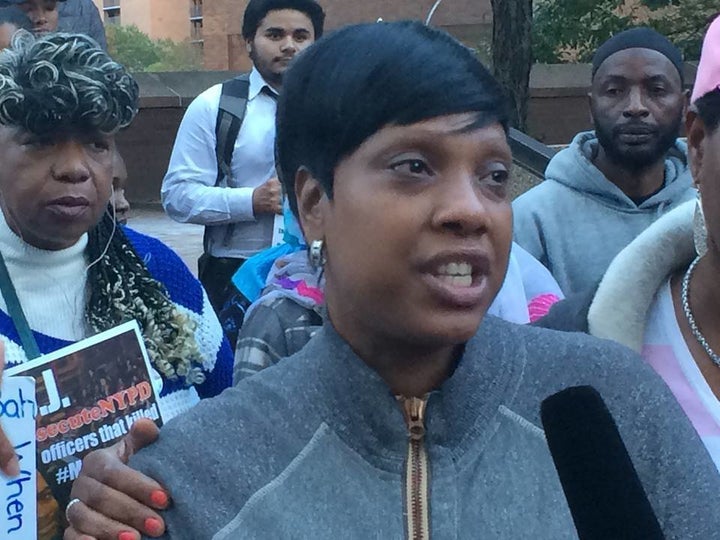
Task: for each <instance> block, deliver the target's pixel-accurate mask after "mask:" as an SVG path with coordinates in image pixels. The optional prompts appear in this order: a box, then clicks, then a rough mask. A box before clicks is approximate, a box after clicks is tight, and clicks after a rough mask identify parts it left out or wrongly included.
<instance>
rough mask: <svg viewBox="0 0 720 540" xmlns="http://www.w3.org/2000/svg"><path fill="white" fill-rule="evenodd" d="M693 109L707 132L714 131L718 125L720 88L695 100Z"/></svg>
mask: <svg viewBox="0 0 720 540" xmlns="http://www.w3.org/2000/svg"><path fill="white" fill-rule="evenodd" d="M693 107H694V108H695V110H696V111H697V115H698V116H699V117H700V119H701V120H702V121H703V124H705V127H707V129H708V131H710V132H713V131H715V130H716V129H717V127H718V125H720V88H716V89H715V90H712V91H711V92H708V93H707V94H705V95H704V96H702V97H700V98H698V99H696V100H695V103H694V104H693Z"/></svg>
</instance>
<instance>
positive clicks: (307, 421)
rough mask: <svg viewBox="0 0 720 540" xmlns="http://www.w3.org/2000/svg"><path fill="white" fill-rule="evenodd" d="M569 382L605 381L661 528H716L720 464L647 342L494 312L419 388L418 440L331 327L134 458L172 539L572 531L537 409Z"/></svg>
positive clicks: (704, 534)
mask: <svg viewBox="0 0 720 540" xmlns="http://www.w3.org/2000/svg"><path fill="white" fill-rule="evenodd" d="M574 385H592V386H594V387H595V388H596V389H598V391H599V392H600V394H601V395H602V396H603V398H604V400H605V402H606V403H607V405H608V408H609V409H610V411H611V413H612V414H613V416H614V418H615V420H616V422H617V423H618V426H619V430H620V433H621V435H622V437H623V439H624V441H625V444H626V446H627V448H628V452H629V454H630V456H631V457H632V460H633V462H634V465H635V467H636V469H637V471H638V475H639V477H640V479H641V481H642V483H643V485H644V487H645V490H646V492H647V495H648V498H649V500H650V502H651V504H652V506H653V508H654V510H655V512H656V514H657V516H658V520H659V522H660V524H661V526H662V528H663V530H664V532H665V535H666V537H667V538H683V539H689V538H693V539H695V538H697V539H703V540H708V539H712V538H720V515H718V512H717V511H716V510H717V509H716V501H717V495H718V493H720V477H719V476H718V474H717V472H716V470H715V467H714V465H713V464H712V462H711V460H710V458H709V456H708V455H707V453H706V452H705V449H704V447H703V446H702V443H701V442H700V440H699V439H698V438H697V435H696V434H695V431H694V430H693V428H692V427H691V425H690V424H689V422H688V420H687V418H686V417H685V415H684V414H683V413H682V411H681V410H680V408H679V406H678V405H677V403H676V402H675V399H674V398H673V396H672V395H671V394H670V392H669V390H668V389H667V388H666V387H665V385H664V384H663V383H662V381H661V380H660V379H659V378H658V377H657V376H656V375H655V374H654V373H653V371H652V370H651V369H650V368H649V367H648V366H646V365H645V363H644V362H642V361H641V360H640V359H639V357H637V356H635V355H634V354H633V353H632V352H630V351H629V350H628V349H626V348H623V347H621V346H619V345H616V344H612V343H610V342H606V341H601V340H598V339H596V338H592V337H589V336H585V335H581V334H563V333H559V332H554V331H551V330H545V329H541V328H532V327H526V326H518V325H513V324H511V323H506V322H503V321H500V320H498V319H494V318H486V320H485V321H484V322H483V324H482V325H481V327H480V329H479V331H478V333H477V335H476V336H475V337H474V338H473V339H472V340H471V341H470V342H468V344H467V345H466V348H465V351H464V354H463V356H462V358H461V359H460V361H459V363H458V366H457V368H456V370H455V372H454V374H453V376H452V377H451V378H450V379H449V380H447V381H446V382H445V384H443V386H442V387H441V388H440V389H439V390H437V391H435V392H433V393H431V394H430V395H429V398H428V401H427V406H426V408H425V410H424V411H423V410H422V409H423V407H422V406H421V405H419V400H415V401H412V402H410V403H409V404H410V405H413V407H409V409H415V411H414V412H415V413H417V415H416V416H417V417H416V418H415V419H414V420H413V418H412V414H410V415H408V416H409V417H410V422H409V424H410V425H411V426H412V427H413V430H412V432H413V433H415V437H414V438H409V436H408V422H406V419H405V417H404V415H403V412H402V410H401V407H400V405H399V404H398V401H397V400H396V398H395V397H394V396H392V395H391V393H390V391H389V390H388V387H387V386H386V385H385V383H384V382H383V381H382V380H381V379H380V377H379V376H378V375H377V373H376V372H375V371H373V370H372V369H370V368H369V367H368V366H367V365H366V364H365V363H364V362H362V361H361V360H360V359H359V358H358V357H357V356H356V355H355V354H354V353H353V351H352V350H351V349H350V347H349V346H348V345H347V343H346V342H345V341H344V340H343V339H342V338H341V337H340V336H339V335H338V334H337V333H336V332H335V331H334V330H333V329H332V327H330V326H329V325H326V326H325V327H324V328H323V329H322V330H321V331H319V332H318V334H317V335H316V336H315V337H314V338H313V339H312V340H311V341H310V342H309V343H308V344H307V346H306V347H305V348H303V349H302V350H301V351H300V352H299V353H297V354H296V355H294V356H293V357H291V358H289V359H287V360H285V361H282V362H280V363H279V364H277V365H275V366H273V367H270V368H268V369H266V370H264V371H262V372H260V373H258V374H257V375H255V376H253V377H250V378H248V379H246V380H244V381H242V382H241V383H240V384H239V385H238V386H236V387H234V388H232V389H230V390H226V391H225V392H224V393H223V394H221V395H220V396H219V397H217V398H213V399H210V400H205V401H203V402H201V403H200V404H199V405H198V406H196V407H195V408H194V409H193V410H192V411H190V412H189V413H187V414H185V415H184V416H182V417H179V418H176V419H174V420H172V421H170V422H168V423H167V424H166V425H165V427H163V429H162V431H161V435H160V439H159V441H158V442H157V443H155V444H153V445H151V446H150V447H148V448H146V449H144V450H142V451H141V452H139V453H138V454H137V455H136V456H135V457H134V458H133V459H132V461H131V465H132V466H134V467H136V468H138V469H139V470H141V471H143V472H145V473H147V474H149V475H150V476H152V477H154V478H156V479H158V480H159V481H160V482H161V483H162V484H163V485H165V486H167V488H169V490H170V492H171V494H172V497H173V506H172V508H171V509H170V510H168V511H167V512H165V513H164V517H165V519H166V520H167V533H166V535H165V537H164V538H174V539H188V540H203V539H214V540H230V539H233V540H236V539H270V538H272V539H285V538H297V539H305V538H308V539H309V538H313V539H333V540H335V539H344V540H348V539H356V538H357V539H363V540H364V539H376V538H377V539H399V538H403V537H406V535H408V536H410V533H411V532H412V531H413V529H414V528H419V529H424V528H427V531H425V532H428V531H429V532H430V537H431V538H433V539H464V538H468V539H470V538H472V539H475V538H491V539H501V540H502V539H507V540H518V539H525V538H527V539H532V540H538V539H540V540H543V539H547V540H558V539H566V538H576V532H575V529H574V527H573V524H572V519H571V516H570V513H569V510H568V507H567V503H566V501H565V498H564V495H563V492H562V489H561V486H560V482H559V480H558V477H557V473H556V471H555V468H554V466H553V463H552V459H551V456H550V453H549V451H548V448H547V445H546V442H545V440H544V436H543V432H542V430H541V427H540V420H539V408H540V402H541V401H542V400H543V399H544V398H545V397H546V396H548V395H551V394H553V393H555V392H557V391H559V390H561V389H563V388H566V387H569V386H574ZM409 412H411V413H412V412H413V411H412V410H411V411H409ZM423 425H424V429H423V427H422V426H423ZM406 465H410V466H409V467H408V471H409V472H407V473H406ZM421 473H422V474H421ZM410 537H412V536H410ZM417 537H418V538H427V536H417Z"/></svg>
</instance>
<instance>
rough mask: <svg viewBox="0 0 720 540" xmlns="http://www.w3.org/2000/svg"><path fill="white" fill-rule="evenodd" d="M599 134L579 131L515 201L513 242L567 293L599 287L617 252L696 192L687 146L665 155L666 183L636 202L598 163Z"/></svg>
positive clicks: (680, 144) (677, 146)
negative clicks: (541, 176) (536, 183)
mask: <svg viewBox="0 0 720 540" xmlns="http://www.w3.org/2000/svg"><path fill="white" fill-rule="evenodd" d="M597 144H598V140H597V138H596V137H595V133H594V132H592V131H590V132H585V133H580V134H578V135H577V136H576V137H575V139H573V141H572V143H571V145H570V146H569V147H568V148H566V149H564V150H562V151H560V152H559V153H558V154H557V155H556V156H555V157H553V159H552V160H551V161H550V164H549V165H548V167H547V170H546V171H545V181H544V182H542V183H541V184H540V185H539V186H536V187H534V188H532V189H531V190H529V191H528V192H527V193H525V194H523V195H521V196H520V197H518V198H517V199H516V200H515V201H514V202H513V212H514V236H515V241H516V242H517V243H518V244H520V245H521V246H522V247H524V248H525V249H526V250H527V251H529V252H530V254H531V255H533V256H534V257H535V258H536V259H538V260H539V261H540V262H541V263H543V264H544V265H545V266H546V267H547V268H548V269H549V270H550V272H551V273H552V275H553V276H554V277H555V279H556V280H557V282H558V283H559V284H560V288H561V289H562V290H563V292H564V293H565V295H566V296H568V295H571V294H574V293H579V292H584V291H586V290H588V289H590V288H594V287H596V286H597V284H598V282H599V281H600V279H601V278H602V276H603V274H604V273H605V270H606V269H607V267H608V266H609V264H610V261H612V260H613V259H614V258H615V256H616V255H617V254H618V253H619V252H620V251H621V250H622V249H623V248H624V247H625V246H627V245H628V244H629V243H630V242H631V241H632V240H633V239H634V238H635V237H636V236H637V235H638V234H640V233H641V232H642V231H644V230H645V229H646V228H647V227H648V226H649V225H650V224H651V223H653V222H654V221H655V220H656V219H657V218H659V217H660V216H661V215H663V214H665V213H666V212H668V211H669V210H671V209H672V208H674V207H676V206H677V205H679V204H681V203H683V202H685V201H688V200H690V199H692V198H694V197H695V196H696V192H695V189H694V188H693V187H692V178H691V175H690V170H689V169H688V167H687V146H686V145H685V143H684V142H682V141H677V142H676V143H675V146H674V148H673V149H671V151H670V152H669V153H668V157H667V159H666V160H665V186H664V187H663V188H662V189H661V190H660V191H659V192H658V193H656V194H655V195H653V196H652V197H650V198H649V199H647V200H646V201H644V202H643V203H642V204H640V205H639V206H638V205H636V204H635V203H634V202H633V201H632V200H631V199H630V198H629V197H628V196H627V195H625V193H623V192H622V190H621V189H620V188H619V187H617V186H616V185H615V184H613V183H612V182H610V181H609V180H608V179H607V178H605V176H604V175H603V174H602V173H601V172H600V170H599V169H598V168H597V167H595V165H593V163H592V161H591V158H592V156H593V155H595V150H596V149H597Z"/></svg>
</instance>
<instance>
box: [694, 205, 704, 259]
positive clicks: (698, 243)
mask: <svg viewBox="0 0 720 540" xmlns="http://www.w3.org/2000/svg"><path fill="white" fill-rule="evenodd" d="M693 240H694V241H695V251H696V252H697V254H698V257H702V256H703V255H705V253H707V225H706V224H705V214H704V213H703V209H702V197H701V196H700V192H699V191H698V198H697V201H696V203H695V216H694V217H693Z"/></svg>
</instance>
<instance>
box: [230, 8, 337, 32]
mask: <svg viewBox="0 0 720 540" xmlns="http://www.w3.org/2000/svg"><path fill="white" fill-rule="evenodd" d="M281 9H291V10H293V11H299V12H301V13H304V14H305V15H307V17H308V19H310V22H312V25H313V30H314V32H315V39H320V37H321V36H322V34H323V28H324V25H325V12H324V11H323V8H322V7H321V6H320V4H318V3H317V2H316V1H315V0H250V2H248V5H247V8H245V15H244V16H243V25H242V35H243V38H245V39H247V40H251V39H253V38H254V37H255V33H256V32H257V29H258V28H259V27H260V24H261V23H262V20H263V19H264V18H265V16H266V15H267V14H268V13H269V12H271V11H279V10H281Z"/></svg>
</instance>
